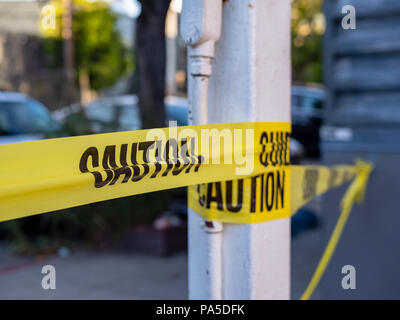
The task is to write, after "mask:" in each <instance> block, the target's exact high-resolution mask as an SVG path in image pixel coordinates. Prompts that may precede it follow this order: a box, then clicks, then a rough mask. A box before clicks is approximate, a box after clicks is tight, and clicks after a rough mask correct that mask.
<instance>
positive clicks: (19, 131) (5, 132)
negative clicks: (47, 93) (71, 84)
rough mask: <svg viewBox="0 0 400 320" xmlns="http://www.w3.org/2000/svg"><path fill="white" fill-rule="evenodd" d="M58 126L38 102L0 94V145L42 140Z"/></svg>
mask: <svg viewBox="0 0 400 320" xmlns="http://www.w3.org/2000/svg"><path fill="white" fill-rule="evenodd" d="M58 128H59V124H58V123H57V122H56V121H55V120H54V119H53V118H52V116H51V114H50V112H49V111H48V109H47V108H46V107H45V106H44V105H43V104H41V103H40V102H38V101H36V100H34V99H32V98H30V97H28V96H26V95H24V94H21V93H16V92H0V144H8V143H14V142H24V141H32V140H38V139H42V138H44V137H45V136H47V135H48V134H50V133H52V132H54V131H56V130H57V129H58Z"/></svg>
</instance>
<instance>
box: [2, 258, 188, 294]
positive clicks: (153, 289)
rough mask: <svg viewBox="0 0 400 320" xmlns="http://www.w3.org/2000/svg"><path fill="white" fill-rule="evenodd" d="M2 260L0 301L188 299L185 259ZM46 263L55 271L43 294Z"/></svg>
mask: <svg viewBox="0 0 400 320" xmlns="http://www.w3.org/2000/svg"><path fill="white" fill-rule="evenodd" d="M0 255H1V256H2V257H1V258H3V257H4V256H5V255H7V253H4V251H3V254H0ZM1 258H0V261H3V266H2V267H0V299H163V300H164V299H187V280H186V279H187V262H186V260H187V256H186V254H179V255H175V256H171V257H168V258H160V257H152V256H144V255H138V254H128V253H126V254H125V253H113V252H101V253H98V252H97V253H96V252H77V253H74V254H72V255H70V256H69V257H67V258H59V257H57V256H54V257H52V258H49V259H47V260H44V261H35V260H29V259H16V258H13V259H12V260H13V261H12V263H11V264H9V265H8V266H4V260H3V259H1ZM17 260H18V261H17ZM23 260H24V261H23ZM10 262H11V261H10ZM46 264H51V265H53V266H54V267H55V269H56V289H55V290H44V289H42V286H41V281H42V277H43V276H44V275H43V274H41V269H42V267H43V265H46Z"/></svg>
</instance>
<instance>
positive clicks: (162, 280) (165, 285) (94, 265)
mask: <svg viewBox="0 0 400 320" xmlns="http://www.w3.org/2000/svg"><path fill="white" fill-rule="evenodd" d="M319 237H320V233H319V232H318V231H317V230H311V231H307V232H304V233H301V234H299V235H298V236H296V237H295V238H294V239H293V241H292V299H298V298H299V297H300V296H301V293H302V292H303V290H304V289H305V287H306V285H307V284H308V282H309V280H310V278H311V275H312V273H313V271H314V268H315V266H316V264H317V262H318V260H319V258H320V254H321V252H320V250H321V249H320V244H319V240H320V239H319ZM47 264H50V265H53V266H54V267H55V269H56V289H55V290H44V289H43V288H42V286H41V281H42V278H43V277H44V274H42V273H41V270H42V267H43V266H44V265H47ZM187 297H188V289H187V254H186V253H180V254H175V255H172V256H169V257H158V256H151V255H143V254H136V253H127V252H112V251H108V252H107V251H101V252H98V251H97V252H96V251H94V252H93V251H84V250H82V251H75V252H71V253H70V254H69V255H68V256H67V257H64V258H63V257H60V256H58V255H54V256H50V257H47V258H42V259H38V258H33V257H21V256H15V255H13V254H12V253H11V252H10V250H9V248H8V246H7V244H5V243H2V244H1V243H0V299H2V300H4V299H83V300H85V299H160V300H161V299H162V300H167V299H172V300H173V299H187ZM313 298H314V299H318V290H317V291H316V293H315V295H314V296H313Z"/></svg>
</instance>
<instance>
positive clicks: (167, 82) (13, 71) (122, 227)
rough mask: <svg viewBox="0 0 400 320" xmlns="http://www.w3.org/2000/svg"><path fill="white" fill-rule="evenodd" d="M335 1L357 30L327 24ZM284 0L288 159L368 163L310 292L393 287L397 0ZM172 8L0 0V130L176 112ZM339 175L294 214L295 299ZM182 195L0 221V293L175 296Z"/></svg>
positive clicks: (394, 293)
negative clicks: (45, 270) (363, 185)
mask: <svg viewBox="0 0 400 320" xmlns="http://www.w3.org/2000/svg"><path fill="white" fill-rule="evenodd" d="M231 1H233V0H231ZM229 2H230V0H228V1H224V6H230V5H231V4H230V3H229ZM347 4H351V5H353V6H354V7H355V9H356V13H357V27H356V29H344V28H343V25H342V23H341V20H342V18H343V16H344V14H343V12H342V8H343V7H344V6H345V5H347ZM291 6H292V9H291V32H292V34H291V44H292V52H291V54H292V58H291V59H292V86H291V117H292V126H293V128H292V131H293V132H292V139H291V145H290V149H291V162H292V163H294V164H339V163H340V164H343V163H344V164H352V163H353V160H354V159H355V158H363V159H366V160H370V161H372V162H373V163H374V164H375V167H376V169H375V171H374V174H373V176H372V178H371V184H370V185H371V187H370V188H369V190H370V191H369V193H368V196H367V199H366V201H365V204H364V205H362V206H359V207H358V208H357V209H355V212H354V214H353V215H352V218H351V219H353V220H351V221H350V223H349V226H348V227H347V228H346V230H345V233H344V236H343V240H342V242H341V243H340V245H339V247H338V250H337V253H335V256H334V258H333V261H332V264H331V265H330V266H329V267H328V269H327V272H326V274H325V276H324V277H323V279H322V281H321V284H320V286H319V287H318V288H317V290H316V292H315V294H314V295H313V299H337V298H338V299H356V298H358V299H369V298H375V299H381V298H390V299H399V298H400V294H399V292H400V276H399V275H398V272H397V266H398V265H399V263H400V257H399V255H398V253H397V243H398V242H399V241H400V234H399V233H398V232H397V229H398V227H397V226H398V225H399V222H400V221H399V218H398V210H399V209H398V205H397V201H396V200H397V194H398V189H399V188H398V180H399V179H400V176H399V175H400V170H398V168H397V165H398V163H399V160H400V159H399V152H400V143H399V138H400V108H399V107H400V71H399V70H400V69H399V68H400V36H399V32H398V30H399V27H400V2H399V1H395V0H374V1H363V0H351V1H344V0H325V1H322V0H292V1H291ZM181 7H182V1H181V0H171V1H169V0H140V1H139V0H113V1H111V0H110V1H106V0H104V1H102V0H98V1H89V0H49V1H46V0H41V1H22V0H19V1H17V0H10V1H0V144H8V143H15V142H23V141H34V140H39V139H46V138H56V137H66V136H77V135H83V134H95V133H107V132H115V131H127V130H138V129H146V128H153V127H163V126H167V125H168V121H176V122H177V125H179V126H181V125H187V124H188V102H187V58H186V53H187V52H186V46H185V44H184V42H183V41H182V39H181V38H180V36H179V32H178V30H179V25H180V13H181ZM249 8H250V5H249ZM345 189H346V186H343V187H341V188H339V189H337V190H334V191H333V192H329V193H328V194H326V195H323V196H321V197H318V198H316V199H315V200H313V201H312V202H311V203H310V204H309V205H307V206H306V207H304V208H302V209H300V210H299V211H298V212H297V213H296V215H295V216H293V217H292V229H291V232H292V261H291V270H292V271H291V272H292V288H291V296H292V298H293V299H298V298H299V297H300V296H301V294H302V292H303V290H304V289H305V287H306V286H307V284H308V282H309V280H310V278H311V276H312V274H313V271H314V269H315V267H316V265H317V263H318V261H319V258H320V257H321V254H322V252H323V249H324V247H325V245H326V243H327V240H328V238H329V236H330V234H331V232H332V230H333V226H334V224H335V222H336V219H337V217H338V214H339V203H340V200H341V196H342V195H343V193H344V190H345ZM186 196H187V192H186V188H179V189H173V190H167V191H163V192H154V193H149V194H143V195H138V196H133V197H126V198H121V199H115V200H109V201H105V202H100V203H92V204H89V205H85V206H80V207H76V208H70V209H65V210H61V211H59V212H57V213H47V214H42V215H37V216H32V217H27V218H23V219H18V220H14V221H8V222H3V223H0V299H186V298H187V297H188V288H187V287H188V283H187V205H186ZM45 264H51V265H54V266H55V267H56V270H57V289H56V290H48V291H46V290H43V289H42V287H41V284H40V283H41V279H42V274H41V268H42V266H43V265H45ZM346 264H351V265H354V266H355V267H356V269H357V270H358V271H357V272H359V273H358V274H359V279H360V280H359V283H360V285H359V286H358V288H357V290H354V291H352V290H349V291H346V290H343V289H342V287H341V285H340V283H341V282H340V281H341V277H342V276H343V275H342V273H341V267H342V266H343V265H346Z"/></svg>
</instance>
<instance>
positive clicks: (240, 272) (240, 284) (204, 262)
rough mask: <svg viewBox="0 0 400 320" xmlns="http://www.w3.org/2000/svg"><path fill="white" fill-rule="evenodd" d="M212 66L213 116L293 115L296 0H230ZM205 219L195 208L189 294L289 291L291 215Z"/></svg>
mask: <svg viewBox="0 0 400 320" xmlns="http://www.w3.org/2000/svg"><path fill="white" fill-rule="evenodd" d="M212 71H213V72H212V75H211V76H210V78H209V90H208V116H207V118H208V122H209V123H223V122H243V121H290V0H249V1H243V0H229V1H226V2H224V6H223V13H222V35H221V39H220V40H219V42H217V44H216V48H215V59H214V60H213V62H212ZM193 80H194V78H193V77H190V80H189V87H190V90H195V86H193V85H194V83H193ZM190 90H189V91H190ZM195 96H196V93H195V94H193V95H192V97H195ZM200 114H202V112H200ZM203 114H204V113H203ZM203 225H204V221H203V220H202V219H201V218H200V217H199V216H198V215H197V214H196V213H195V212H193V211H192V210H190V209H189V298H191V299H201V298H203V299H289V298H290V219H280V220H275V221H269V222H265V223H260V224H252V225H233V224H224V228H223V230H222V228H221V232H220V233H207V232H205V229H204V228H203Z"/></svg>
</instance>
